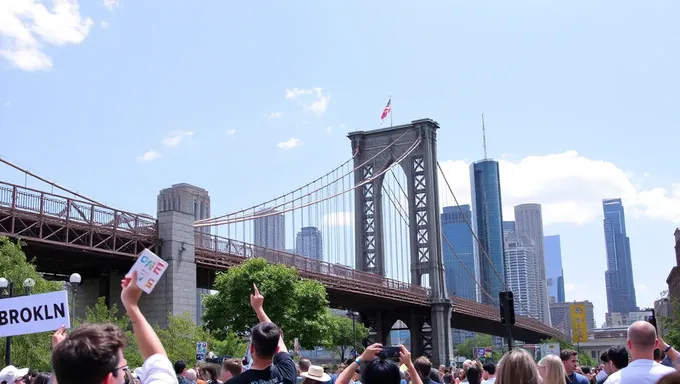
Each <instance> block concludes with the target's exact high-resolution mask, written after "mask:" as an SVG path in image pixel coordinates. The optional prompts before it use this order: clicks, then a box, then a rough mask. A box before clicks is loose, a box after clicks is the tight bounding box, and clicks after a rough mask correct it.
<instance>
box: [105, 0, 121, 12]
mask: <svg viewBox="0 0 680 384" xmlns="http://www.w3.org/2000/svg"><path fill="white" fill-rule="evenodd" d="M119 6H120V3H119V2H118V0H104V8H106V9H107V10H108V11H109V12H113V10H114V9H116V8H118V7H119Z"/></svg>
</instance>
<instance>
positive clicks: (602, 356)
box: [600, 351, 609, 367]
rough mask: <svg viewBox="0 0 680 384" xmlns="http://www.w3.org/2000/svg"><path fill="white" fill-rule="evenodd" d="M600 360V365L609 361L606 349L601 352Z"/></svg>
mask: <svg viewBox="0 0 680 384" xmlns="http://www.w3.org/2000/svg"><path fill="white" fill-rule="evenodd" d="M600 361H601V362H602V364H601V365H602V366H603V367H604V365H605V364H607V363H608V362H609V357H607V351H604V352H602V354H601V355H600Z"/></svg>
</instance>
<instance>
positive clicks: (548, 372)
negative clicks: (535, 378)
mask: <svg viewBox="0 0 680 384" xmlns="http://www.w3.org/2000/svg"><path fill="white" fill-rule="evenodd" d="M538 373H539V374H541V377H542V378H543V383H545V384H566V382H567V379H566V377H567V374H566V372H564V365H563V364H562V359H560V358H559V356H556V355H548V356H545V357H544V358H542V359H541V361H539V362H538Z"/></svg>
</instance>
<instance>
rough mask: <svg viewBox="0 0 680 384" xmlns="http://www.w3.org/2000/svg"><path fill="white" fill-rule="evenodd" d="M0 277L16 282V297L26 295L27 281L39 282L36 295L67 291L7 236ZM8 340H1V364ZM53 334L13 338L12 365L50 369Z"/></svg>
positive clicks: (1, 243) (2, 240)
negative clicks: (24, 284) (25, 281)
mask: <svg viewBox="0 0 680 384" xmlns="http://www.w3.org/2000/svg"><path fill="white" fill-rule="evenodd" d="M0 277H4V278H6V279H7V280H9V281H12V282H14V295H15V296H20V295H25V294H26V290H25V289H24V286H23V282H24V280H25V279H27V278H31V279H33V280H34V281H35V286H34V287H33V289H32V291H31V292H32V293H46V292H53V291H58V290H61V289H63V285H62V283H61V282H58V281H48V280H45V279H44V278H43V277H42V276H41V275H40V274H39V273H38V271H36V269H35V265H33V264H32V263H30V262H29V261H28V260H27V258H26V255H25V254H24V252H23V250H22V249H21V244H20V243H15V242H13V241H11V240H10V239H9V238H7V237H3V236H0ZM5 341H6V338H4V337H3V338H0V346H1V347H2V348H0V359H1V360H0V361H3V362H4V361H5V348H4V346H5ZM51 344H52V335H51V333H50V332H43V333H33V334H30V335H21V336H13V337H12V340H11V346H12V351H11V358H12V364H14V365H16V366H20V367H31V368H33V369H40V370H49V369H50V365H51V364H50V357H51V353H50V350H51Z"/></svg>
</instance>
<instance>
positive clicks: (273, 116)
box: [267, 112, 281, 120]
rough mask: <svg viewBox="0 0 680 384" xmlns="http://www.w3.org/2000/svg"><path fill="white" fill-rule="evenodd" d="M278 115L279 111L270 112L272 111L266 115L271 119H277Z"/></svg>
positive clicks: (279, 114) (279, 115)
mask: <svg viewBox="0 0 680 384" xmlns="http://www.w3.org/2000/svg"><path fill="white" fill-rule="evenodd" d="M279 117H281V112H272V113H270V114H269V116H267V119H268V120H272V119H278V118H279Z"/></svg>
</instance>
